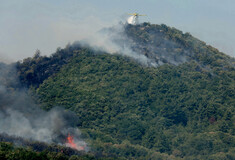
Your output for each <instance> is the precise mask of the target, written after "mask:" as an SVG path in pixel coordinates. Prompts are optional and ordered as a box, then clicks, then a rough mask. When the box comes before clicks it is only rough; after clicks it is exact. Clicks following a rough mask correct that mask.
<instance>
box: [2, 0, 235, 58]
mask: <svg viewBox="0 0 235 160" xmlns="http://www.w3.org/2000/svg"><path fill="white" fill-rule="evenodd" d="M131 12H138V13H141V14H147V15H148V16H147V17H141V18H140V21H141V22H144V21H147V22H150V23H154V24H162V23H164V24H166V25H168V26H171V27H175V28H178V29H180V30H182V31H183V32H190V33H191V34H192V35H193V36H195V37H197V38H199V39H201V40H203V41H205V42H206V43H207V44H210V45H212V46H214V47H216V48H218V49H219V50H221V51H223V52H225V53H226V54H228V55H231V56H235V0H0V61H2V60H3V59H4V60H19V59H23V58H25V57H28V56H32V55H33V54H34V53H35V51H36V49H39V50H40V51H41V52H42V54H43V55H45V54H46V55H49V54H51V53H53V52H55V50H56V48H57V47H64V46H65V45H66V44H67V43H68V42H71V43H72V42H74V41H75V40H81V39H83V38H87V37H89V36H91V35H92V34H93V33H95V32H96V31H97V30H99V29H101V28H102V27H108V26H111V25H114V24H117V23H118V22H119V21H124V20H125V19H126V18H127V13H131Z"/></svg>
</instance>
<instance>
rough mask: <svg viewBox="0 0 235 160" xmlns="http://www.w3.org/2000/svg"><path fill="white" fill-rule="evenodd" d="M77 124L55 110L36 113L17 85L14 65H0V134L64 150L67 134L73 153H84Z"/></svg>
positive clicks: (24, 93) (83, 144)
mask: <svg viewBox="0 0 235 160" xmlns="http://www.w3.org/2000/svg"><path fill="white" fill-rule="evenodd" d="M77 123H78V118H77V116H76V115H75V114H73V113H72V112H69V111H65V110H63V109H61V108H59V107H54V108H53V109H51V110H50V111H48V112H46V111H44V110H42V109H40V108H39V106H38V105H37V104H35V102H34V101H33V100H32V98H31V97H30V96H28V94H27V92H26V90H25V89H24V88H22V87H21V86H20V84H19V83H18V81H17V78H16V70H15V67H14V65H5V64H2V63H1V64H0V134H8V135H10V136H18V137H23V138H25V139H30V140H36V141H40V142H46V143H57V144H60V145H66V146H69V145H68V142H67V140H66V138H67V136H68V135H69V134H71V135H73V137H74V142H75V143H76V145H77V146H80V147H79V148H77V149H78V150H85V151H87V150H88V147H87V144H86V143H85V141H83V140H82V139H81V133H80V131H79V130H78V128H77V127H76V125H77Z"/></svg>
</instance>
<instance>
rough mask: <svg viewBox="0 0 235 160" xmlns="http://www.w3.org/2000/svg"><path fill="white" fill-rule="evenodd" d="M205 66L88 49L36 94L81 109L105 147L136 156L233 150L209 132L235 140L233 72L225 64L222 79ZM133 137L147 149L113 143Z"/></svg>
mask: <svg viewBox="0 0 235 160" xmlns="http://www.w3.org/2000/svg"><path fill="white" fill-rule="evenodd" d="M198 68H201V67H200V65H198V64H197V63H193V62H192V63H188V64H182V65H180V66H178V67H173V66H170V65H164V66H161V67H158V68H146V67H142V66H140V65H138V64H136V63H135V62H133V61H132V60H129V59H127V58H123V57H120V56H111V55H107V54H98V55H95V54H90V53H85V52H83V53H80V54H78V55H77V56H76V57H74V58H73V60H72V61H71V62H70V63H69V64H68V65H65V66H64V67H63V68H62V69H61V71H60V72H59V73H58V74H57V75H56V76H55V77H51V78H49V79H48V80H46V81H44V83H43V84H42V85H40V87H39V88H38V89H37V93H38V95H40V97H41V101H42V102H43V103H44V107H45V108H46V109H49V108H51V107H52V106H56V105H59V106H64V107H66V108H68V109H70V110H73V111H74V112H76V113H77V115H78V116H79V117H80V126H79V127H80V128H84V132H87V134H88V137H91V138H92V139H93V140H94V141H93V143H94V144H96V143H97V144H99V145H97V147H96V148H97V149H98V151H100V149H101V148H103V149H102V152H107V153H116V155H118V156H123V157H135V158H137V157H139V156H143V157H146V156H147V155H150V153H152V152H153V151H155V152H156V151H157V152H161V153H168V154H173V153H175V152H176V153H177V154H179V155H180V156H183V157H185V156H186V157H187V156H190V155H210V154H214V153H217V152H222V151H223V152H225V153H227V152H228V151H229V148H231V147H232V146H229V145H226V144H225V142H224V141H223V140H222V139H221V138H220V137H213V136H212V137H208V138H206V137H204V136H205V135H206V134H202V133H205V132H206V133H207V132H210V131H213V132H215V133H216V134H217V133H219V132H223V133H229V134H228V135H227V136H230V137H232V138H233V139H234V134H232V130H233V128H234V125H233V123H232V121H231V116H232V115H231V114H230V113H234V108H233V106H234V105H233V104H234V101H233V99H234V95H233V94H228V93H231V92H232V91H234V88H233V85H232V83H234V79H232V77H231V78H230V77H229V76H228V75H229V74H231V72H229V71H221V72H223V75H224V76H223V78H222V77H221V76H220V75H214V76H212V75H211V73H210V71H207V70H205V69H203V68H201V70H200V71H198ZM225 117H227V118H226V119H227V120H224V118H225ZM229 117H230V118H229ZM191 132H194V133H195V135H192V134H191ZM99 133H100V134H99ZM179 134H183V136H180V135H179ZM208 134H209V133H208ZM175 135H179V136H175ZM203 137H204V139H203ZM205 138H206V139H205ZM126 140H128V143H130V144H131V145H140V146H143V147H145V148H146V149H145V152H143V153H142V152H139V151H138V150H136V148H131V150H132V152H134V153H137V152H138V153H141V155H136V154H132V153H129V152H128V153H125V152H126V151H127V150H128V147H127V146H124V147H121V148H122V149H123V150H124V151H125V152H123V151H118V150H114V151H113V150H110V149H111V148H117V145H119V144H120V143H122V142H123V141H126ZM217 141H219V142H217ZM106 143H108V144H109V147H104V146H103V145H105V144H106ZM217 143H218V144H217ZM221 146H223V148H222V147H221ZM224 148H226V149H224ZM146 153H147V154H146ZM176 153H175V154H176ZM177 154H176V155H177ZM202 158H203V157H202ZM204 158H205V157H204Z"/></svg>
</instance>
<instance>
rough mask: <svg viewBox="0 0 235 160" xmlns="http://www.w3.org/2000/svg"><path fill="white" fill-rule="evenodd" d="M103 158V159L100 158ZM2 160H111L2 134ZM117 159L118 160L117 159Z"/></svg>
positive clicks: (55, 145) (0, 149)
mask: <svg viewBox="0 0 235 160" xmlns="http://www.w3.org/2000/svg"><path fill="white" fill-rule="evenodd" d="M100 157H103V158H100ZM0 159H1V160H95V159H97V160H111V159H113V158H104V156H103V155H100V154H99V155H98V154H96V153H92V152H89V153H87V152H84V151H76V150H74V149H71V148H69V147H65V146H61V145H57V144H46V143H42V142H37V141H32V140H27V139H23V138H20V137H14V136H9V135H6V134H0ZM115 159H118V158H117V157H116V158H115Z"/></svg>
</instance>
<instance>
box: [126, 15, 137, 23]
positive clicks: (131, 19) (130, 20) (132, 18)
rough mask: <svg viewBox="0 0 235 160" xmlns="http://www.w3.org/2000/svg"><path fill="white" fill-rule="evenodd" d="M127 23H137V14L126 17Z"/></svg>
mask: <svg viewBox="0 0 235 160" xmlns="http://www.w3.org/2000/svg"><path fill="white" fill-rule="evenodd" d="M127 23H128V24H133V25H134V24H137V23H138V22H137V16H130V17H129V18H128V19H127Z"/></svg>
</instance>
